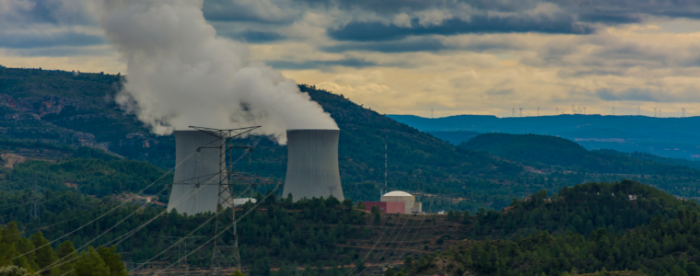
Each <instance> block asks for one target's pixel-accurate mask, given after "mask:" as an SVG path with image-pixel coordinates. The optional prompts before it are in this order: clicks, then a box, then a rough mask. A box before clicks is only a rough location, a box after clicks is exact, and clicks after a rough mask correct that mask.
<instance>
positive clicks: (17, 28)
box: [0, 0, 700, 117]
mask: <svg viewBox="0 0 700 276" xmlns="http://www.w3.org/2000/svg"><path fill="white" fill-rule="evenodd" d="M143 1H147V0H143ZM96 3H97V1H94V0H0V65H2V66H5V67H30V68H43V69H60V70H67V71H73V70H75V71H82V72H105V73H118V72H122V73H123V72H126V61H125V60H124V58H122V57H121V56H120V55H119V53H118V52H117V50H116V49H115V48H114V46H112V45H111V43H110V41H109V39H107V38H106V37H105V34H104V31H103V29H102V28H101V26H100V23H99V20H98V19H97V18H96V14H97V13H96V12H95V5H97V4H96ZM201 6H202V13H203V14H204V16H205V18H206V20H207V22H208V23H209V24H211V25H212V26H213V27H214V28H215V30H216V33H217V35H218V36H219V37H223V38H226V39H230V40H232V41H235V42H240V43H243V44H244V45H245V46H247V47H248V51H249V56H250V59H251V62H255V61H259V62H263V63H264V64H266V65H267V66H270V67H272V68H274V69H275V70H277V71H279V72H281V73H282V74H283V76H284V77H286V78H290V79H293V80H295V81H296V82H297V83H304V84H309V85H315V86H316V87H317V88H322V89H325V90H328V91H331V92H333V93H336V94H343V95H344V96H346V97H348V98H349V99H350V100H352V101H353V102H356V103H358V104H362V105H363V106H365V107H368V108H371V109H372V110H376V111H377V112H379V113H382V114H413V115H419V116H424V117H430V116H434V117H443V116H451V115H459V114H483V115H496V116H499V117H509V116H512V115H513V114H515V116H519V115H520V112H521V111H520V109H521V108H522V116H536V115H537V114H538V111H537V109H538V108H539V115H555V114H562V113H568V114H571V113H584V108H585V113H586V114H603V115H610V114H612V113H613V111H614V112H615V115H637V114H638V112H639V114H641V115H646V116H655V115H656V116H661V117H680V116H681V115H682V109H685V110H686V111H685V114H686V116H700V79H699V78H698V76H700V5H697V3H696V2H695V1H694V0H693V1H691V0H615V1H610V0H430V1H427V0H382V1H376V0H204V1H203V3H202V5H201ZM127 78H128V76H127ZM431 110H432V111H431Z"/></svg>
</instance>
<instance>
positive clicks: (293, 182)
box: [283, 129, 345, 201]
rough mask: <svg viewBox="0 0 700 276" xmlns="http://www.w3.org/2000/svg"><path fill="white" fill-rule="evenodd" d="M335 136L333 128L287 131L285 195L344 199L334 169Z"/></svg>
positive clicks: (336, 159) (336, 132) (335, 164)
mask: <svg viewBox="0 0 700 276" xmlns="http://www.w3.org/2000/svg"><path fill="white" fill-rule="evenodd" d="M339 135H340V130H337V129H293V130H287V152H288V155H287V177H286V179H285V182H284V192H283V195H284V196H285V197H286V196H287V195H289V194H292V197H293V199H294V200H295V201H297V200H299V199H301V198H309V199H310V198H313V197H317V198H319V197H323V198H328V197H330V196H331V195H333V196H334V197H335V198H337V199H338V200H340V201H343V200H344V199H345V197H344V196H343V187H342V186H341V185H340V173H339V171H338V138H339Z"/></svg>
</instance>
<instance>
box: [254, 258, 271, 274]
mask: <svg viewBox="0 0 700 276" xmlns="http://www.w3.org/2000/svg"><path fill="white" fill-rule="evenodd" d="M250 275H251V276H270V259H269V258H267V257H263V258H259V259H257V260H256V261H255V262H254V263H253V267H252V268H251V269H250Z"/></svg>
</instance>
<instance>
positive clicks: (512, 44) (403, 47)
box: [320, 37, 523, 53]
mask: <svg viewBox="0 0 700 276" xmlns="http://www.w3.org/2000/svg"><path fill="white" fill-rule="evenodd" d="M522 47H523V45H519V44H518V42H517V41H514V40H512V39H507V40H504V39H501V40H492V39H472V40H469V41H467V42H465V43H464V44H459V43H449V42H446V41H444V40H442V39H440V38H439V37H411V38H406V39H403V40H399V41H367V42H343V43H340V44H337V45H332V46H324V47H321V48H320V49H321V50H322V51H325V52H329V53H342V52H347V51H366V52H381V53H404V52H437V51H442V50H467V51H472V52H485V51H494V50H512V49H520V48H522Z"/></svg>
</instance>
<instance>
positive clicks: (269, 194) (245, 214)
mask: <svg viewBox="0 0 700 276" xmlns="http://www.w3.org/2000/svg"><path fill="white" fill-rule="evenodd" d="M279 187H280V185H279V184H278V185H276V187H275V189H273V190H272V191H271V192H269V193H267V195H266V196H265V197H264V198H263V199H262V200H260V202H257V203H256V204H255V205H254V206H253V208H250V209H249V210H248V211H247V212H245V213H244V214H243V215H242V216H241V217H240V218H238V219H237V221H240V220H241V219H243V218H244V217H246V216H247V215H248V214H250V212H252V211H253V210H255V208H256V207H258V205H260V204H262V202H265V200H266V199H267V198H268V197H270V196H271V195H273V194H274V192H275V191H276V190H277V189H279ZM232 226H233V224H231V225H229V226H227V227H226V229H228V228H229V227H232ZM200 227H201V226H200ZM226 229H224V230H226ZM192 233H193V232H191V233H190V234H188V235H187V236H190V235H191V234H192ZM221 234H223V232H220V233H217V234H216V235H215V236H214V237H212V238H211V239H209V240H208V241H207V242H205V243H204V244H202V245H200V246H199V247H197V248H196V249H195V250H193V251H192V252H190V253H189V254H187V255H185V257H183V258H187V257H189V256H190V255H192V254H194V253H195V252H197V251H199V250H200V249H202V248H203V247H204V246H205V245H207V244H208V243H210V242H212V241H213V240H215V239H217V238H218V237H219V235H221ZM181 241H182V240H181ZM181 260H182V259H180V260H178V261H181ZM171 266H173V264H170V265H169V266H167V267H165V268H163V269H161V270H158V271H156V273H155V274H156V275H160V273H162V272H163V271H165V270H166V269H168V268H170V267H171Z"/></svg>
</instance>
